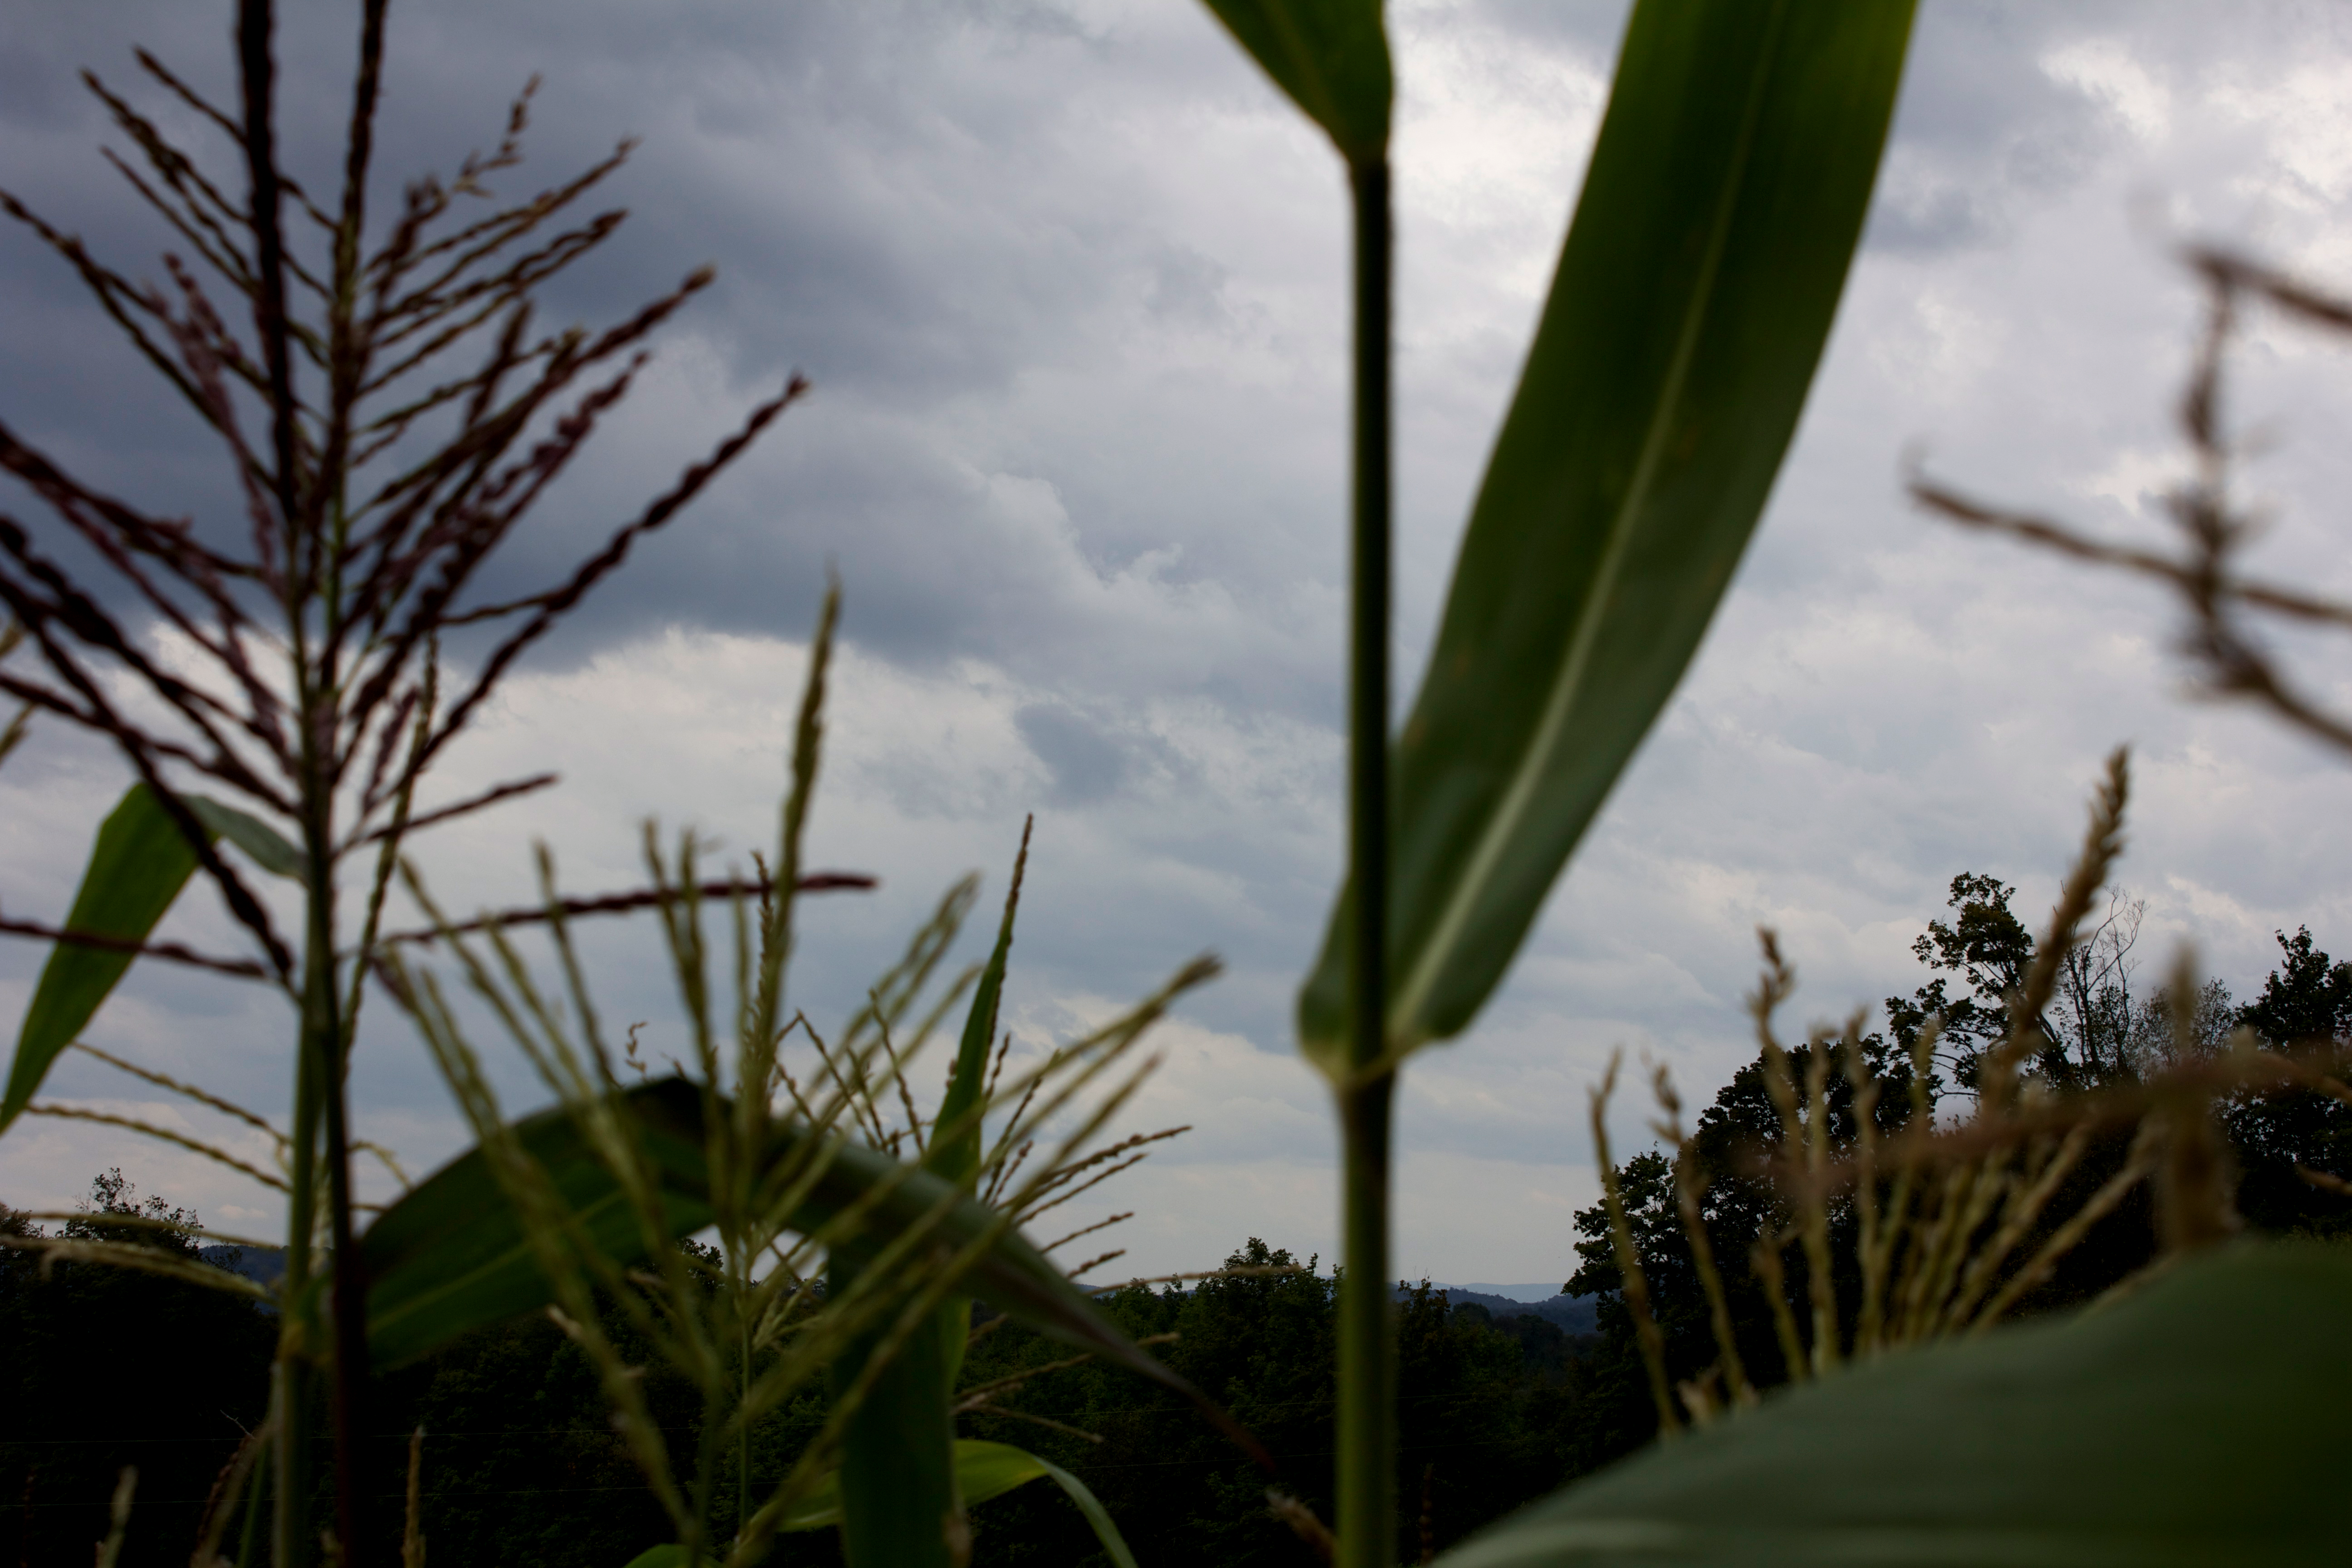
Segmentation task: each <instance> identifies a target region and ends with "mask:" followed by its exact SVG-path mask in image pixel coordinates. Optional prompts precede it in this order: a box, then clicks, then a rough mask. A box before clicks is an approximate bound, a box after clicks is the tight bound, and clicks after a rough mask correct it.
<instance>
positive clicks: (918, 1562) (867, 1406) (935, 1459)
mask: <svg viewBox="0 0 2352 1568" xmlns="http://www.w3.org/2000/svg"><path fill="white" fill-rule="evenodd" d="M1028 862H1029V831H1028V828H1027V827H1025V826H1024V828H1023V829H1022V834H1021V852H1020V854H1019V855H1018V856H1017V857H1015V858H1014V860H1013V879H1012V883H1011V886H1010V887H1009V888H1008V889H1007V890H1006V892H1005V895H1004V919H1003V922H1002V924H1001V925H1000V926H999V927H998V930H997V934H996V947H995V950H994V951H993V952H991V953H990V954H989V958H988V963H987V964H986V966H985V967H983V968H982V971H981V974H980V984H978V985H977V986H975V987H974V988H973V990H972V994H971V1011H970V1012H969V1013H968V1014H967V1015H966V1016H965V1018H964V1026H963V1037H962V1039H961V1041H960V1042H959V1043H958V1045H957V1048H956V1059H955V1063H954V1067H953V1069H952V1071H951V1072H950V1075H949V1078H948V1089H947V1094H946V1096H945V1097H944V1098H943V1099H942V1100H940V1112H939V1119H938V1121H935V1122H934V1123H933V1124H932V1125H933V1128H934V1132H933V1142H932V1143H931V1146H930V1148H929V1150H928V1151H926V1152H925V1154H924V1157H923V1168H924V1169H925V1170H926V1171H929V1172H930V1173H933V1174H935V1175H938V1176H940V1178H942V1179H944V1180H945V1181H947V1182H949V1183H951V1184H954V1185H956V1186H959V1187H966V1188H968V1187H970V1186H971V1183H972V1180H973V1178H974V1177H975V1176H976V1175H977V1174H978V1173H979V1171H980V1161H981V1128H980V1124H979V1121H978V1118H977V1117H976V1116H975V1115H974V1112H975V1111H977V1110H978V1109H979V1107H980V1104H981V1101H982V1097H983V1096H984V1095H985V1093H986V1091H987V1081H988V1059H989V1054H990V1047H992V1045H994V1044H995V1040H996V1015H997V1004H998V1002H999V1000H1000V998H1001V997H1002V996H1003V991H1004V970H1005V965H1006V963H1007V962H1008V961H1009V959H1010V958H1011V956H1012V952H1013V915H1014V912H1015V911H1016V910H1018V909H1019V908H1020V904H1021V878H1022V873H1023V871H1024V869H1025V868H1026V867H1027V865H1028ZM966 1123H969V1124H968V1125H966ZM857 1263H858V1258H857V1256H856V1251H855V1249H850V1248H842V1249H839V1250H836V1251H835V1254H834V1256H833V1257H832V1258H831V1259H830V1260H829V1262H828V1274H829V1286H830V1289H833V1290H834V1291H835V1293H839V1292H841V1291H844V1290H846V1289H848V1288H849V1286H850V1283H851V1282H852V1280H854V1279H856V1270H857ZM882 1338H883V1334H882V1332H881V1331H879V1330H877V1331H874V1332H871V1333H866V1334H861V1335H859V1336H858V1337H857V1338H856V1339H855V1340H853V1341H851V1342H849V1344H847V1345H846V1346H845V1347H844V1348H843V1351H842V1352H841V1354H840V1356H839V1357H838V1358H836V1359H835V1362H834V1364H833V1367H832V1369H831V1372H832V1382H833V1384H834V1390H835V1394H836V1396H837V1395H838V1394H840V1392H841V1391H842V1390H843V1389H845V1388H846V1387H847V1386H848V1385H849V1384H852V1383H855V1382H856V1380H857V1378H858V1376H859V1374H860V1373H863V1372H864V1371H865V1368H866V1361H867V1358H868V1357H870V1356H872V1355H873V1354H874V1353H875V1351H876V1349H877V1346H878V1345H879V1343H880V1342H881V1340H882ZM970 1338H971V1298H970V1297H969V1296H966V1295H963V1294H961V1292H959V1293H957V1294H955V1295H951V1296H949V1297H948V1298H947V1299H946V1300H942V1301H941V1302H940V1305H939V1307H938V1309H937V1310H935V1311H934V1312H933V1313H932V1315H931V1325H930V1328H929V1331H927V1332H925V1333H923V1334H919V1335H918V1336H917V1337H916V1339H915V1341H914V1342H913V1343H911V1344H909V1345H908V1346H907V1347H906V1348H905V1349H904V1350H902V1351H900V1352H899V1353H898V1358H897V1359H896V1360H895V1361H893V1362H892V1363H890V1364H889V1365H888V1366H887V1367H885V1368H884V1369H883V1370H882V1372H881V1373H879V1375H878V1376H877V1378H876V1379H875V1381H874V1383H873V1384H872V1385H871V1387H869V1388H868V1389H867V1391H866V1399H865V1403H864V1404H862V1405H859V1406H858V1408H857V1410H856V1413H855V1414H854V1415H851V1417H850V1418H849V1423H848V1425H847V1426H846V1427H845V1429H844V1430H843V1433H842V1438H841V1468H840V1470H839V1472H838V1473H837V1474H836V1475H835V1477H834V1478H833V1479H832V1482H831V1484H832V1485H833V1487H834V1488H835V1495H836V1497H837V1499H839V1500H840V1501H836V1503H835V1513H836V1515H837V1517H839V1518H840V1520H841V1521H842V1552H843V1555H844V1557H845V1559H846V1560H847V1561H848V1562H849V1563H851V1564H852V1568H862V1565H865V1564H877V1565H883V1564H887V1565H888V1568H924V1565H930V1568H949V1565H950V1563H951V1561H952V1554H951V1552H950V1550H949V1546H948V1537H947V1533H946V1531H945V1530H944V1528H943V1527H944V1524H945V1521H946V1520H947V1517H948V1515H949V1514H950V1513H951V1512H953V1511H954V1510H955V1508H956V1506H957V1505H956V1497H957V1487H958V1477H957V1473H956V1471H955V1469H954V1468H953V1457H952V1448H951V1445H952V1444H953V1442H954V1439H955V1420H954V1416H953V1415H952V1414H951V1406H952V1405H953V1403H954V1400H953V1394H954V1390H955V1383H956V1376H957V1373H960V1372H961V1370H962V1368H963V1352H964V1346H965V1342H967V1341H968V1340H969V1339H970ZM1016 1451H1017V1450H1016ZM964 1495H965V1498H966V1500H970V1493H969V1492H968V1491H967V1492H966V1493H965V1494H964Z"/></svg>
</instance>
